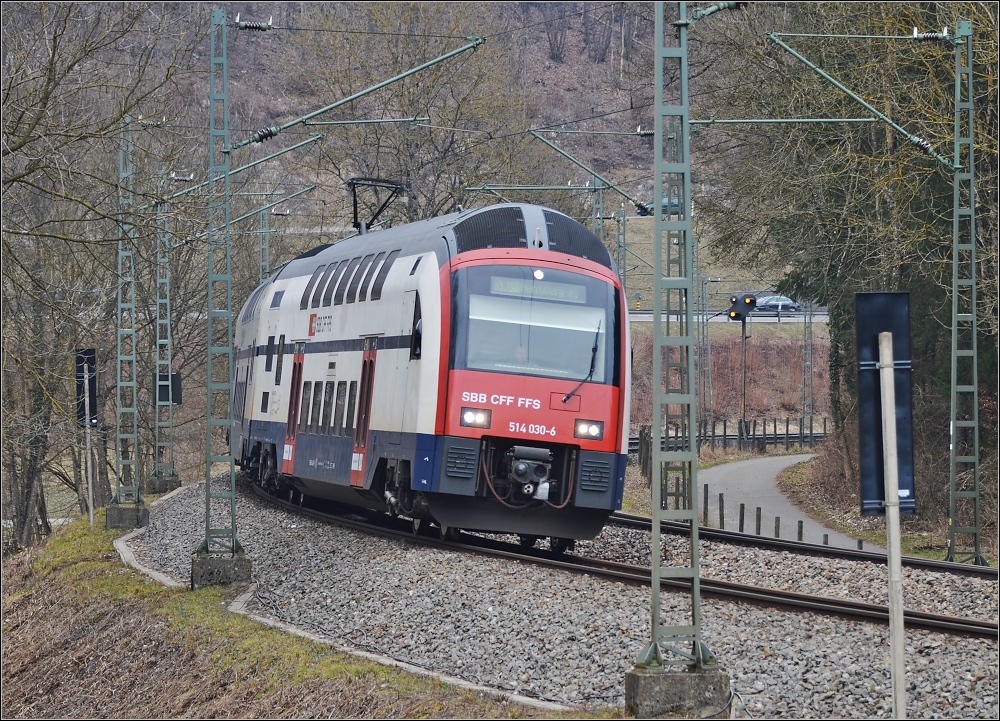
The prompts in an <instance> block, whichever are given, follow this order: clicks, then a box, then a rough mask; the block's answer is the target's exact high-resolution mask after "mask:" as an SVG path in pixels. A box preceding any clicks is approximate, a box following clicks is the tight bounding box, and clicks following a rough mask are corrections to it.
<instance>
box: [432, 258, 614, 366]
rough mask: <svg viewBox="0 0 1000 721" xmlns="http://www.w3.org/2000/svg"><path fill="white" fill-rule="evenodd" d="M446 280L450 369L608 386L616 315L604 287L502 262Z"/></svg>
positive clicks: (592, 281)
mask: <svg viewBox="0 0 1000 721" xmlns="http://www.w3.org/2000/svg"><path fill="white" fill-rule="evenodd" d="M454 280H455V300H456V302H455V304H454V313H455V317H454V323H453V325H452V328H453V332H454V336H453V344H452V349H453V355H452V358H453V359H454V367H455V368H458V369H464V370H479V371H493V372H500V373H513V374H518V375H532V376H543V377H548V378H563V379H566V380H576V381H581V380H584V379H585V378H589V380H590V381H591V382H593V383H611V382H613V380H614V375H615V367H614V347H615V343H616V341H615V338H616V328H615V317H616V316H615V313H616V310H615V304H614V298H615V293H614V286H612V285H611V284H610V283H608V282H606V281H603V280H599V279H598V278H592V277H590V276H586V275H582V274H578V273H570V272H566V271H561V270H552V269H550V268H533V267H527V266H507V265H501V266H488V267H484V266H476V267H472V268H463V269H460V270H458V271H457V272H456V273H455V276H454ZM595 348H596V350H595ZM591 368H593V370H591Z"/></svg>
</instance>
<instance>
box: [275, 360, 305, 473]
mask: <svg viewBox="0 0 1000 721" xmlns="http://www.w3.org/2000/svg"><path fill="white" fill-rule="evenodd" d="M305 352H306V344H305V343H295V352H294V355H293V356H292V387H291V390H290V391H289V393H288V420H287V421H286V424H285V452H284V454H283V455H282V462H281V472H282V473H288V474H290V473H292V472H293V469H294V467H295V439H296V437H297V436H298V432H299V404H300V403H301V401H302V363H303V361H304V360H305Z"/></svg>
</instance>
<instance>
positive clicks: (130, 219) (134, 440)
mask: <svg viewBox="0 0 1000 721" xmlns="http://www.w3.org/2000/svg"><path fill="white" fill-rule="evenodd" d="M119 140H120V142H119V150H118V213H119V214H118V310H117V317H116V321H117V326H118V333H117V336H118V340H117V363H116V372H115V384H116V386H115V402H116V413H115V495H114V497H113V498H112V500H111V504H112V505H119V506H120V505H138V504H140V503H142V499H141V498H140V496H139V469H138V465H137V463H136V460H137V458H138V450H139V449H138V440H139V432H138V425H139V419H138V409H137V407H136V391H137V386H136V348H135V345H136V344H135V340H136V338H135V332H136V328H135V326H136V316H135V213H134V198H133V189H134V172H133V171H134V167H133V139H132V118H130V117H126V118H125V120H124V122H123V123H122V128H121V133H120V136H119Z"/></svg>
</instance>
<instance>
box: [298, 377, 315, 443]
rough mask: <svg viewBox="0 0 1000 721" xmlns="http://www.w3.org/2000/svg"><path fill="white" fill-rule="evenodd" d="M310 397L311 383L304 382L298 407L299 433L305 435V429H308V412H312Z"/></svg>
mask: <svg viewBox="0 0 1000 721" xmlns="http://www.w3.org/2000/svg"><path fill="white" fill-rule="evenodd" d="M311 395H312V381H306V382H305V383H303V384H302V403H301V405H300V406H299V408H300V412H299V433H305V432H306V428H308V427H309V411H311V410H312V405H311V404H310V402H309V401H310V400H312V399H311V397H310V396H311Z"/></svg>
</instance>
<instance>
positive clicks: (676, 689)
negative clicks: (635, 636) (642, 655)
mask: <svg viewBox="0 0 1000 721" xmlns="http://www.w3.org/2000/svg"><path fill="white" fill-rule="evenodd" d="M729 681H730V679H729V676H728V675H727V674H725V673H723V672H722V671H720V670H719V669H717V668H713V669H707V670H706V669H702V670H697V671H696V670H690V669H688V668H684V667H679V668H671V669H668V670H656V671H650V670H647V669H644V668H638V667H635V668H633V669H632V670H631V671H628V672H626V674H625V709H626V711H627V712H628V713H629V714H632V715H633V716H635V717H636V718H653V717H656V716H662V715H663V714H666V713H678V712H691V713H693V714H694V715H696V716H699V717H701V716H707V715H709V714H713V713H716V712H717V711H719V710H721V709H723V708H725V706H726V704H728V703H729Z"/></svg>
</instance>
